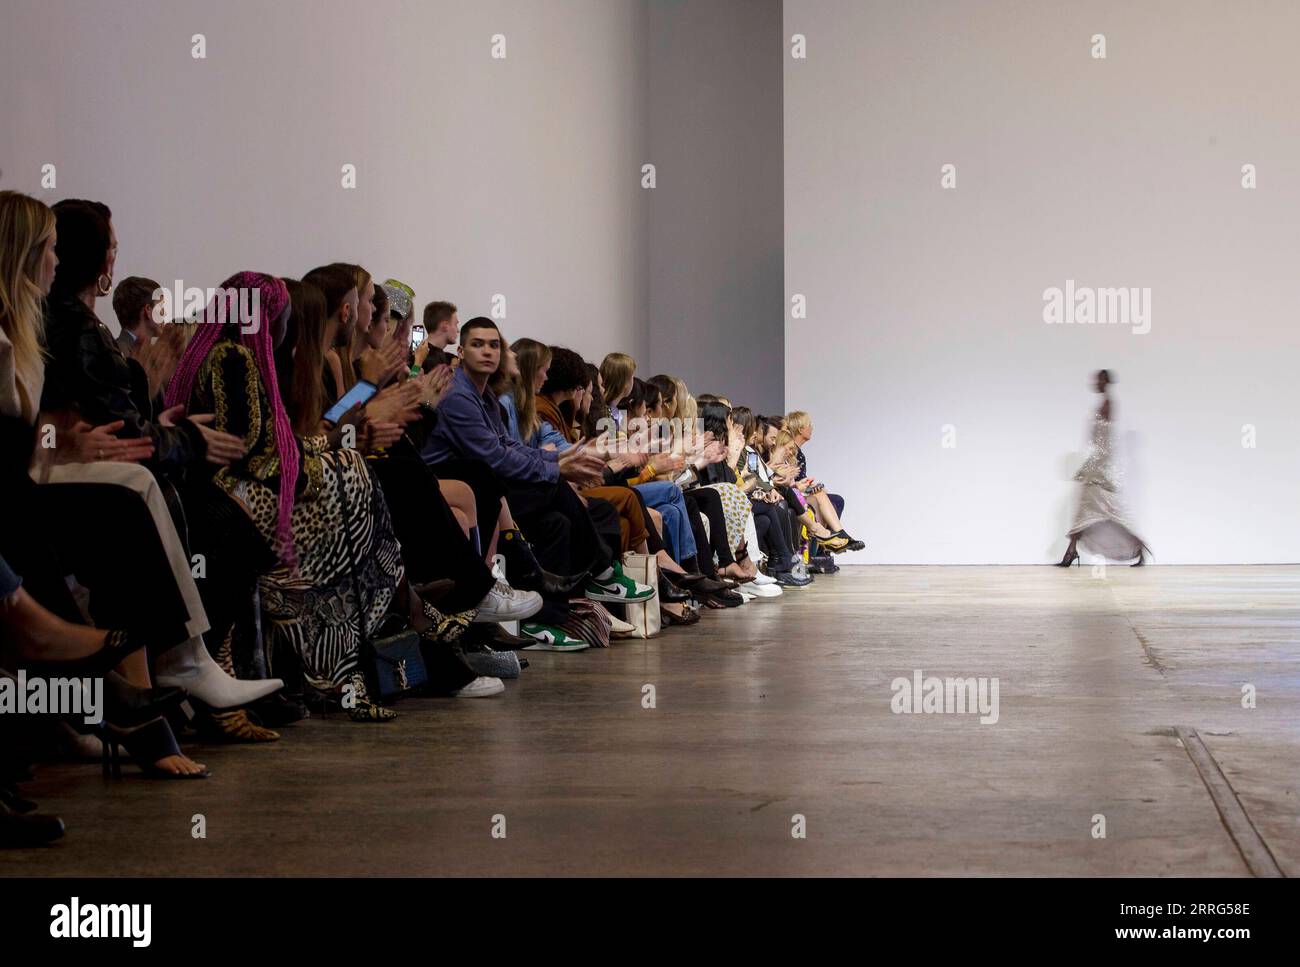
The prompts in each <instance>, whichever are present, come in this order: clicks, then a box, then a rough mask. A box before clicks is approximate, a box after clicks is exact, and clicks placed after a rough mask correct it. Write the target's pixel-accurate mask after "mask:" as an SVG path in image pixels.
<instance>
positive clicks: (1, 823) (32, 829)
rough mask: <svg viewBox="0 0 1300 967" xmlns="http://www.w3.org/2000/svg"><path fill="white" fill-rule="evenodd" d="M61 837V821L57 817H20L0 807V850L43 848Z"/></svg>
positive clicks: (34, 815)
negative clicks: (27, 847)
mask: <svg viewBox="0 0 1300 967" xmlns="http://www.w3.org/2000/svg"><path fill="white" fill-rule="evenodd" d="M62 835H63V820H61V819H60V818H59V817H58V816H45V815H42V814H40V813H28V814H27V815H26V816H20V815H19V814H17V813H15V812H13V811H12V810H11V809H8V808H7V807H5V806H3V805H0V848H7V849H13V848H21V847H24V846H44V845H45V844H46V843H48V842H50V841H52V840H56V839H58V838H59V837H60V836H62Z"/></svg>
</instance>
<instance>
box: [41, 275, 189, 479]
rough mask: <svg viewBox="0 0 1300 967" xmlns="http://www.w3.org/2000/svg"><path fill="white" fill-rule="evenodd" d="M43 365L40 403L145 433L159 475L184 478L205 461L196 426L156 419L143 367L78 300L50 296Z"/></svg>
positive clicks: (126, 431) (131, 433) (125, 431)
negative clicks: (46, 353)
mask: <svg viewBox="0 0 1300 967" xmlns="http://www.w3.org/2000/svg"><path fill="white" fill-rule="evenodd" d="M45 342H46V348H47V349H48V351H49V354H50V358H49V359H48V360H47V361H46V364H45V391H44V393H43V394H42V396H41V407H42V408H43V409H47V410H63V409H68V410H75V411H77V412H79V413H80V414H81V418H82V419H83V420H85V421H86V422H87V423H89V424H91V425H92V426H100V425H101V424H104V423H112V422H114V421H116V420H122V421H123V423H124V424H125V425H124V426H123V427H122V429H121V430H119V431H118V435H119V436H123V437H149V438H151V439H152V440H153V443H154V455H153V458H152V459H151V460H150V461H149V462H148V464H147V466H148V467H149V469H151V470H153V471H154V473H155V474H156V475H157V476H159V477H160V478H164V479H168V480H171V481H173V482H180V481H181V480H183V479H184V475H185V471H186V469H187V468H188V467H190V466H193V465H195V464H197V463H199V462H201V461H202V460H203V458H204V457H205V456H206V454H207V445H206V444H205V443H204V440H203V434H201V433H200V432H199V430H198V427H196V426H195V425H194V424H192V423H190V422H189V421H188V420H181V421H180V422H179V423H177V424H176V425H175V426H174V427H168V426H161V425H159V424H158V423H157V422H156V417H157V413H156V407H157V405H158V404H157V401H155V400H151V399H149V382H148V379H147V378H146V376H145V372H144V369H143V367H141V366H140V364H139V363H138V362H136V361H135V360H134V359H127V358H126V357H125V356H123V355H122V351H121V350H120V349H118V348H117V343H116V342H115V341H114V339H113V336H112V334H111V333H110V332H109V331H108V329H107V328H106V327H105V326H104V325H103V323H101V322H100V321H99V319H98V318H97V317H96V316H95V314H94V313H93V312H91V311H90V309H88V308H87V307H86V305H85V303H83V302H81V301H80V300H79V299H76V298H73V297H71V296H67V295H51V297H50V299H49V301H48V302H47V303H46V308H45Z"/></svg>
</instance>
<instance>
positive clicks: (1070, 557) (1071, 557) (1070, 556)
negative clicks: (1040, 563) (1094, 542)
mask: <svg viewBox="0 0 1300 967" xmlns="http://www.w3.org/2000/svg"><path fill="white" fill-rule="evenodd" d="M1078 560H1079V552H1078V551H1066V552H1065V557H1063V558H1061V559H1060V560H1059V561H1058V562H1057V564H1056V566H1057V567H1069V566H1070V565H1071V564H1073V563H1074V562H1075V561H1078ZM1079 566H1080V567H1083V564H1082V563H1080V564H1079Z"/></svg>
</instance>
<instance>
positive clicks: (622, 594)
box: [586, 561, 659, 604]
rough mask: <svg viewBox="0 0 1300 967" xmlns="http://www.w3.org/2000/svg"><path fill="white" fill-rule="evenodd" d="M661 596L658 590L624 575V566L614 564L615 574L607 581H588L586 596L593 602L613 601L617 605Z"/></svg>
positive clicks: (593, 579)
mask: <svg viewBox="0 0 1300 967" xmlns="http://www.w3.org/2000/svg"><path fill="white" fill-rule="evenodd" d="M658 594H659V591H658V590H657V589H656V588H652V587H650V586H649V585H647V584H637V582H635V581H633V580H632V579H631V578H630V577H628V576H627V575H626V574H624V573H623V565H621V564H619V563H618V562H617V561H615V562H614V573H613V574H611V575H610V576H609V577H608V578H606V579H605V580H603V581H602V580H600V579H598V578H595V577H593V578H591V579H590V580H589V581H587V590H586V596H587V597H588V598H589V599H590V600H592V601H612V602H613V603H615V604H635V603H636V602H638V601H648V600H649V599H651V598H653V597H655V596H656V595H658Z"/></svg>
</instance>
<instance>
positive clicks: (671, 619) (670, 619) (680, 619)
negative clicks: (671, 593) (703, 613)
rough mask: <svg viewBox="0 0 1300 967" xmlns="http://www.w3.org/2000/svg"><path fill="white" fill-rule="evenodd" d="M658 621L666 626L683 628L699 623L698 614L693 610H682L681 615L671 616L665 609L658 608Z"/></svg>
mask: <svg viewBox="0 0 1300 967" xmlns="http://www.w3.org/2000/svg"><path fill="white" fill-rule="evenodd" d="M659 619H660V621H661V622H662V623H663V624H666V625H680V626H683V627H684V626H686V625H693V624H697V623H699V620H700V613H699V612H698V611H696V610H694V609H693V608H683V609H682V613H681V614H679V615H677V614H673V613H672V612H671V611H669V610H668V609H667V608H664V607H660V608H659Z"/></svg>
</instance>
